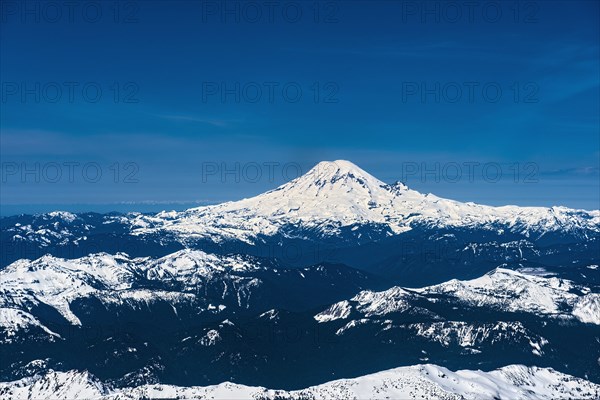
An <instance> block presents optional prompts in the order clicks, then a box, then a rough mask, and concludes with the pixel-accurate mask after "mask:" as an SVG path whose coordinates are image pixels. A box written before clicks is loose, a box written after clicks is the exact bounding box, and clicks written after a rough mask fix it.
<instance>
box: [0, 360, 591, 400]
mask: <svg viewBox="0 0 600 400" xmlns="http://www.w3.org/2000/svg"><path fill="white" fill-rule="evenodd" d="M0 396H1V397H2V399H4V400H22V399H59V398H60V399H63V398H64V399H70V400H83V399H86V400H138V399H140V398H149V399H165V398H172V399H175V398H180V399H184V398H185V399H213V400H235V399H240V400H241V399H244V400H246V399H255V398H261V399H274V398H289V399H300V398H315V399H345V400H364V399H423V398H424V399H434V398H435V399H456V400H459V399H473V400H475V399H477V400H479V399H489V400H492V399H506V400H512V399H531V400H533V399H537V400H558V399H573V398H577V399H596V398H598V397H599V396H600V385H597V384H594V383H592V382H589V381H586V380H583V379H580V378H575V377H573V376H570V375H566V374H563V373H560V372H557V371H555V370H553V369H551V368H538V367H526V366H524V365H509V366H506V367H503V368H500V369H497V370H494V371H491V372H483V371H479V370H477V371H473V370H459V371H451V370H449V369H447V368H444V367H440V366H437V365H431V364H423V365H414V366H410V367H400V368H395V369H391V370H387V371H381V372H377V373H374V374H371V375H366V376H362V377H358V378H353V379H340V380H335V381H331V382H327V383H324V384H321V385H317V386H312V387H309V388H306V389H302V390H295V391H284V390H274V389H266V388H263V387H251V386H244V385H239V384H235V383H230V382H225V383H221V384H219V385H214V386H206V387H178V386H171V385H161V384H153V385H143V386H139V387H136V388H125V389H110V388H108V387H106V386H103V385H102V384H101V383H100V382H98V381H97V380H95V378H94V377H93V376H91V375H90V374H88V373H87V372H76V371H69V372H54V371H50V372H49V373H48V374H47V375H45V376H35V377H33V378H24V379H21V380H18V381H14V382H6V383H0Z"/></svg>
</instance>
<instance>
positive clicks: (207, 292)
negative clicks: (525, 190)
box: [0, 250, 372, 342]
mask: <svg viewBox="0 0 600 400" xmlns="http://www.w3.org/2000/svg"><path fill="white" fill-rule="evenodd" d="M371 280H372V279H371V278H370V277H369V276H367V275H366V274H364V273H362V272H359V271H356V270H353V269H351V268H348V267H345V266H339V265H316V266H312V267H306V268H302V269H286V268H282V267H280V266H279V265H278V264H277V263H276V262H274V261H271V260H267V259H260V258H256V257H251V256H242V255H230V256H223V255H214V254H208V253H205V252H203V251H199V250H180V251H178V252H176V253H173V254H170V255H167V256H165V257H160V258H152V257H138V258H130V257H129V256H127V255H126V254H123V253H120V254H117V255H110V254H106V253H99V254H90V255H89V256H86V257H82V258H78V259H62V258H57V257H53V256H50V255H47V256H44V257H41V258H39V259H37V260H33V261H31V260H25V259H23V260H18V261H16V262H14V263H12V264H11V265H9V266H8V267H7V268H5V269H3V270H0V282H2V286H1V287H0V342H2V341H3V340H5V341H6V340H12V339H13V338H14V337H15V336H16V334H17V333H18V332H27V333H28V335H29V336H31V337H33V332H37V334H38V335H40V336H45V337H46V339H47V340H55V339H57V338H60V336H59V335H58V334H56V333H55V332H53V331H52V330H51V329H50V328H48V327H46V326H44V325H43V324H42V323H41V322H40V321H39V319H38V318H39V317H36V316H35V315H36V314H40V315H42V316H46V317H47V316H48V307H50V308H51V309H53V310H54V311H56V313H57V314H58V315H60V316H62V318H63V319H64V320H65V321H66V322H67V323H69V324H72V325H77V326H78V325H81V321H80V318H79V317H78V316H77V315H76V312H74V311H73V303H74V302H77V301H81V300H88V299H96V300H99V301H100V302H101V303H102V304H103V306H104V307H105V308H107V309H112V310H116V311H115V312H117V313H118V311H119V310H121V311H123V310H124V309H131V310H139V309H148V307H150V306H151V305H153V304H158V303H164V304H168V305H170V307H172V309H173V313H174V315H177V311H178V309H179V308H181V307H183V308H185V309H186V310H187V312H192V313H194V315H200V314H202V313H207V314H216V313H222V312H224V311H225V310H228V311H232V312H233V311H235V310H238V311H239V310H249V312H250V311H251V312H257V311H260V310H261V309H262V308H264V310H263V311H265V310H267V309H269V308H272V307H290V308H294V307H295V306H297V307H301V308H302V307H305V308H310V307H314V306H316V305H318V304H322V303H320V302H322V301H324V300H325V299H326V298H336V296H338V295H340V294H341V293H342V292H345V293H347V294H350V293H352V292H354V291H357V290H360V289H361V288H364V285H367V284H369V282H370V281H371ZM322 289H328V291H324V290H322ZM307 291H314V292H315V295H313V296H311V297H310V298H308V299H307V298H305V293H306V292H307ZM323 296H324V297H323ZM332 296H333V297H332ZM44 307H45V309H44ZM261 307H262V308H261ZM87 309H89V307H87ZM232 309H233V310H232ZM81 311H82V310H80V312H81ZM38 331H39V332H38Z"/></svg>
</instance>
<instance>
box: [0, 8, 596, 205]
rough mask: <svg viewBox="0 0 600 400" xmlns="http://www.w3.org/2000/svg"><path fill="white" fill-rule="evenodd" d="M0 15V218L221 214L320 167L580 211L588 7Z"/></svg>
mask: <svg viewBox="0 0 600 400" xmlns="http://www.w3.org/2000/svg"><path fill="white" fill-rule="evenodd" d="M65 3H66V4H65ZM0 4H1V7H2V9H1V10H0V74H1V81H2V93H1V95H2V98H1V103H0V107H1V110H0V117H1V120H0V130H1V131H0V155H1V159H2V160H1V161H2V180H1V183H2V190H1V192H0V203H1V204H2V210H1V213H2V214H3V215H7V214H11V213H18V212H26V211H31V210H45V209H51V208H53V207H60V208H63V209H65V208H66V209H73V210H81V209H97V210H102V211H106V210H108V209H119V210H123V209H132V210H133V209H143V210H146V209H148V208H149V207H150V208H154V209H161V208H182V207H187V206H189V204H202V203H214V202H218V201H223V200H235V199H239V198H242V197H248V196H252V195H255V194H258V193H260V192H262V191H265V190H267V189H270V188H272V187H275V186H276V185H277V184H280V183H282V182H284V181H285V180H288V179H290V178H293V177H295V176H297V175H298V174H299V173H300V172H302V171H306V170H307V169H308V168H310V167H311V166H312V165H313V164H314V163H316V162H318V161H320V160H335V159H347V160H350V161H353V162H354V163H356V164H358V165H359V166H361V167H362V168H363V169H365V170H367V171H369V172H371V173H372V174H373V175H375V176H377V177H379V178H380V179H382V180H384V181H388V182H393V181H395V180H402V181H405V182H406V183H407V184H408V185H409V186H411V187H413V188H415V189H417V190H420V191H423V192H432V193H435V194H437V195H439V196H443V197H449V198H454V199H457V200H462V201H474V202H480V203H486V204H493V205H501V204H520V205H545V206H550V205H566V206H570V207H576V208H586V209H598V208H600V183H599V180H600V175H599V167H600V122H599V110H600V100H599V97H600V96H599V92H600V86H599V85H600V49H599V42H600V30H599V19H600V10H599V2H597V1H581V2H577V1H568V2H560V1H533V2H513V1H501V2H491V1H482V2H476V3H475V5H473V3H470V2H460V1H459V2H441V1H426V2H415V1H339V2H338V1H333V2H332V1H320V2H319V1H317V2H313V1H277V0H274V1H254V2H253V1H250V2H240V1H228V2H217V1H181V2H177V1H137V2H135V1H134V2H127V1H121V2H113V1H97V2H94V1H84V2H81V3H79V4H78V5H77V6H72V5H71V6H70V5H69V4H71V3H69V2H37V1H29V2H27V3H25V2H20V1H19V2H16V1H2V3H0ZM498 174H500V175H498ZM107 204H108V205H107ZM32 205H34V206H32Z"/></svg>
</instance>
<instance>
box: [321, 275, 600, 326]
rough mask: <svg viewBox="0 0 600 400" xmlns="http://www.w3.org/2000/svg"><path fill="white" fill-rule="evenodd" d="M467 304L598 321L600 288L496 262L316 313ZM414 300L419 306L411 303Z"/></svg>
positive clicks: (329, 317) (422, 311) (423, 311)
mask: <svg viewBox="0 0 600 400" xmlns="http://www.w3.org/2000/svg"><path fill="white" fill-rule="evenodd" d="M440 295H441V296H444V298H445V299H449V300H450V301H456V302H458V303H463V304H466V305H469V306H473V307H478V308H487V309H492V310H497V311H502V312H525V313H530V314H533V315H537V316H539V315H547V316H550V317H557V318H563V319H577V320H579V321H581V322H583V323H591V324H595V325H600V302H599V294H598V293H591V291H590V289H589V288H588V287H585V286H582V285H577V284H575V283H573V282H571V281H569V280H566V279H559V278H556V277H543V276H536V275H529V274H526V273H523V272H518V271H513V270H510V269H506V268H496V269H495V270H493V271H490V272H489V273H487V274H485V275H484V276H482V277H480V278H477V279H472V280H468V281H460V280H457V279H453V280H450V281H448V282H445V283H442V284H439V285H434V286H428V287H424V288H418V289H406V288H401V287H393V288H391V289H388V290H385V291H382V292H373V291H363V292H360V293H359V294H357V295H356V296H354V297H353V298H352V299H350V300H343V301H341V302H338V303H336V304H333V305H332V306H330V307H329V308H328V309H326V310H324V311H323V312H321V313H319V314H317V315H316V316H315V319H316V320H317V321H319V322H329V321H334V320H338V319H346V318H349V316H350V315H351V313H352V312H353V311H355V312H356V313H358V315H361V316H362V317H366V318H369V317H372V316H377V317H382V316H385V315H387V314H391V313H407V314H413V315H422V316H430V317H434V316H435V314H434V313H433V312H431V311H429V310H428V309H427V308H424V307H425V306H426V305H427V304H435V303H437V302H440V301H442V300H443V299H444V298H440ZM415 304H419V305H420V307H419V306H417V307H415Z"/></svg>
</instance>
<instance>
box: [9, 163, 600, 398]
mask: <svg viewBox="0 0 600 400" xmlns="http://www.w3.org/2000/svg"><path fill="white" fill-rule="evenodd" d="M0 228H1V242H2V265H1V267H0V282H1V283H2V285H1V286H0V358H1V359H2V363H0V381H4V382H5V383H0V397H2V398H8V399H16V398H32V397H40V398H67V397H68V398H102V399H113V400H117V399H141V398H161V393H162V395H163V397H165V396H166V397H174V396H179V397H182V396H200V397H202V396H209V397H210V396H214V398H225V397H227V396H229V397H230V398H231V397H234V398H235V397H236V396H238V397H239V396H242V397H244V396H246V397H248V396H254V397H255V398H257V399H262V398H265V399H266V398H270V399H280V398H294V399H305V398H322V397H327V396H331V397H333V398H359V399H362V398H385V397H386V396H391V397H409V398H420V397H419V396H425V397H439V398H480V397H478V396H477V394H481V395H482V396H483V398H490V399H493V398H515V397H517V398H569V397H575V398H577V397H578V398H595V397H597V395H598V385H597V384H598V383H600V372H599V371H600V370H599V369H598V365H599V363H600V361H599V360H600V347H598V343H600V268H599V265H600V211H598V210H594V211H584V210H572V209H567V208H563V207H553V208H541V207H516V206H506V207H489V206H482V205H476V204H473V203H460V202H455V201H452V200H446V199H441V198H438V197H436V196H433V195H430V194H429V195H423V194H420V193H418V192H416V191H413V190H410V189H408V188H407V187H406V186H405V185H403V184H402V183H396V184H386V183H383V182H381V181H379V180H377V179H376V178H374V177H372V176H371V175H369V174H368V173H366V172H365V171H363V170H361V169H360V168H358V167H357V166H355V165H353V164H352V163H350V162H347V161H334V162H322V163H319V164H317V165H316V166H315V167H314V168H313V169H311V170H310V171H309V172H308V173H307V174H305V175H303V176H301V177H299V178H297V179H295V180H293V181H290V182H289V183H287V184H285V185H283V186H281V187H279V188H277V189H274V190H272V191H270V192H267V193H264V194H262V195H259V196H256V197H254V198H250V199H244V200H240V201H236V202H229V203H224V204H220V205H216V206H206V207H199V208H193V209H189V210H186V211H183V212H174V211H173V212H161V213H157V214H140V213H129V214H118V213H111V214H93V213H83V214H72V213H68V212H58V211H57V212H53V213H48V214H40V215H21V216H15V217H8V218H2V219H0ZM316 360H318V362H317V361H316ZM425 363H427V364H425ZM438 365H439V366H438ZM524 365H527V366H529V367H525V366H524ZM534 366H535V367H534ZM456 370H463V371H458V372H452V371H456ZM466 370H470V371H466ZM477 370H484V371H490V372H477ZM55 371H59V372H55ZM380 371H384V372H380ZM368 374H374V375H368ZM565 374H568V375H565ZM575 377H577V378H575ZM340 378H352V379H351V380H343V381H339V380H337V379H340ZM223 382H235V384H231V383H223ZM592 382H594V383H592ZM208 385H216V386H208ZM243 385H247V386H243ZM264 388H272V389H282V390H283V389H285V390H287V391H281V390H280V391H274V390H267V389H264ZM461 396H462V397H461Z"/></svg>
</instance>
